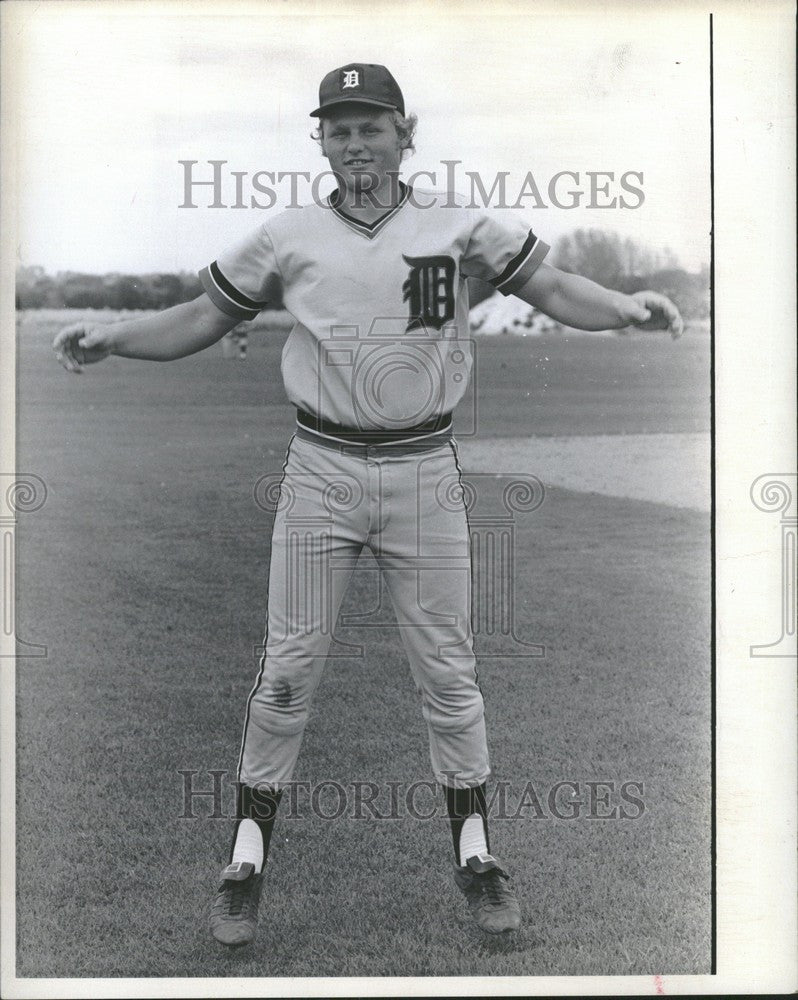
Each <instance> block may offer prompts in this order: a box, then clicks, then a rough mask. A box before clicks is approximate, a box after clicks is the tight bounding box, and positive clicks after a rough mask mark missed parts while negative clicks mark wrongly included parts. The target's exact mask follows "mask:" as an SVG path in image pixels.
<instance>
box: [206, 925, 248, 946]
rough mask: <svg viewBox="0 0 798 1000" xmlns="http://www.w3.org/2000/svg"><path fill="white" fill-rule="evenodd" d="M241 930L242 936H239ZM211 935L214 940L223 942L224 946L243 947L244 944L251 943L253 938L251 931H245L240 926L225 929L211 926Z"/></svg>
mask: <svg viewBox="0 0 798 1000" xmlns="http://www.w3.org/2000/svg"><path fill="white" fill-rule="evenodd" d="M242 931H243V932H244V935H245V936H244V937H242V936H241V933H242ZM211 935H212V936H213V938H214V940H215V941H218V942H219V944H223V945H224V946H225V947H226V948H243V947H244V946H245V945H248V944H252V942H253V941H254V939H255V935H254V934H253V933H250V932H248V931H245V929H244V928H242V927H235V926H234V927H230V928H227V929H225V928H224V927H212V928H211Z"/></svg>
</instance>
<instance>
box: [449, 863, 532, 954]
mask: <svg viewBox="0 0 798 1000" xmlns="http://www.w3.org/2000/svg"><path fill="white" fill-rule="evenodd" d="M509 879H510V876H509V875H508V874H507V872H505V871H503V870H502V869H501V868H500V867H499V865H498V864H497V862H496V859H495V858H492V857H491V856H490V854H482V855H479V856H477V857H473V858H469V859H468V860H467V861H466V863H465V864H464V865H463V866H462V867H460V866H459V865H455V866H454V880H455V882H456V883H457V888H458V889H459V890H460V891H461V892H462V893H463V895H464V896H465V898H466V900H467V902H468V908H469V909H470V910H471V913H472V914H473V915H474V919H475V920H476V922H477V924H478V925H479V926H480V927H481V928H482V930H483V931H487V933H488V934H504V933H506V932H507V931H517V930H518V928H519V927H520V926H521V907H520V906H519V905H518V900H517V899H516V897H515V893H514V892H513V890H512V889H511V888H510V886H509V885H508V884H507V882H508V881H509Z"/></svg>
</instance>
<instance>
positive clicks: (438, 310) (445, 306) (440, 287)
mask: <svg viewBox="0 0 798 1000" xmlns="http://www.w3.org/2000/svg"><path fill="white" fill-rule="evenodd" d="M402 259H403V260H404V261H405V263H406V264H409V265H410V274H409V275H408V276H407V280H406V281H405V282H404V284H403V285H402V292H403V297H404V300H405V302H409V305H410V316H409V318H408V323H407V331H408V332H409V331H410V330H418V329H421V328H425V329H428V330H440V329H441V327H442V326H443V325H444V324H445V323H448V322H449V321H450V320H453V319H454V275H455V264H454V260H453V259H452V258H451V257H446V256H444V255H440V256H437V257H406V256H405V255H404V254H402Z"/></svg>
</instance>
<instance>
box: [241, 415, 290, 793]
mask: <svg viewBox="0 0 798 1000" xmlns="http://www.w3.org/2000/svg"><path fill="white" fill-rule="evenodd" d="M295 437H296V435H295V434H294V435H292V436H291V440H290V441H289V442H288V447H287V448H286V451H285V460H284V461H283V469H282V476H281V477H280V482H279V483H278V485H277V507H278V508H279V506H280V490H281V489H282V486H283V482H284V480H285V475H286V468H287V466H288V458H289V455H290V454H291V445H292V444H293V443H294V438H295ZM275 516H276V515H275ZM271 561H272V553H271V549H270V550H269V573H267V587H268V578H269V576H270V575H271ZM268 641H269V609H268V607H267V608H266V630H265V633H264V636H263V653H262V655H261V658H260V665H259V669H258V676H257V677H256V678H255V684H254V686H253V688H252V690H251V691H250V692H249V697H248V698H247V708H246V712H245V714H244V731H243V733H242V734H241V749H240V750H239V752H238V766H237V768H236V778H237V780H238V782H239V784H240V783H241V766H242V764H243V763H244V745H245V744H246V740H247V729H248V728H249V716H250V709H251V706H252V699H253V698H254V697H255V695H256V693H257V691H258V688H259V687H260V685H261V681H262V680H263V671H264V669H265V667H266V643H267V642H268Z"/></svg>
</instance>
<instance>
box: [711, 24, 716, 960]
mask: <svg viewBox="0 0 798 1000" xmlns="http://www.w3.org/2000/svg"><path fill="white" fill-rule="evenodd" d="M713 41H714V36H713V15H712V14H711V13H710V15H709V191H710V201H709V204H710V209H709V212H710V230H709V427H710V434H709V438H710V452H709V454H710V473H709V477H710V512H711V513H710V520H711V526H710V539H711V541H710V560H711V570H710V572H711V588H712V593H711V598H710V600H711V608H712V613H711V618H712V626H711V628H712V635H711V639H710V684H711V693H710V727H711V730H712V732H711V737H710V745H711V751H710V754H711V771H712V778H711V797H712V805H711V816H712V818H711V824H710V825H711V833H710V850H711V868H712V871H711V900H712V901H711V911H712V912H711V931H710V933H711V946H710V948H711V951H710V974H711V975H713V976H714V975H716V974H717V971H718V853H717V773H716V772H717V704H716V700H717V693H716V681H717V673H716V664H717V598H716V594H715V588H716V584H717V569H716V549H715V544H716V539H715V531H716V524H715V521H716V516H717V511H716V507H715V64H714V50H713Z"/></svg>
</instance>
